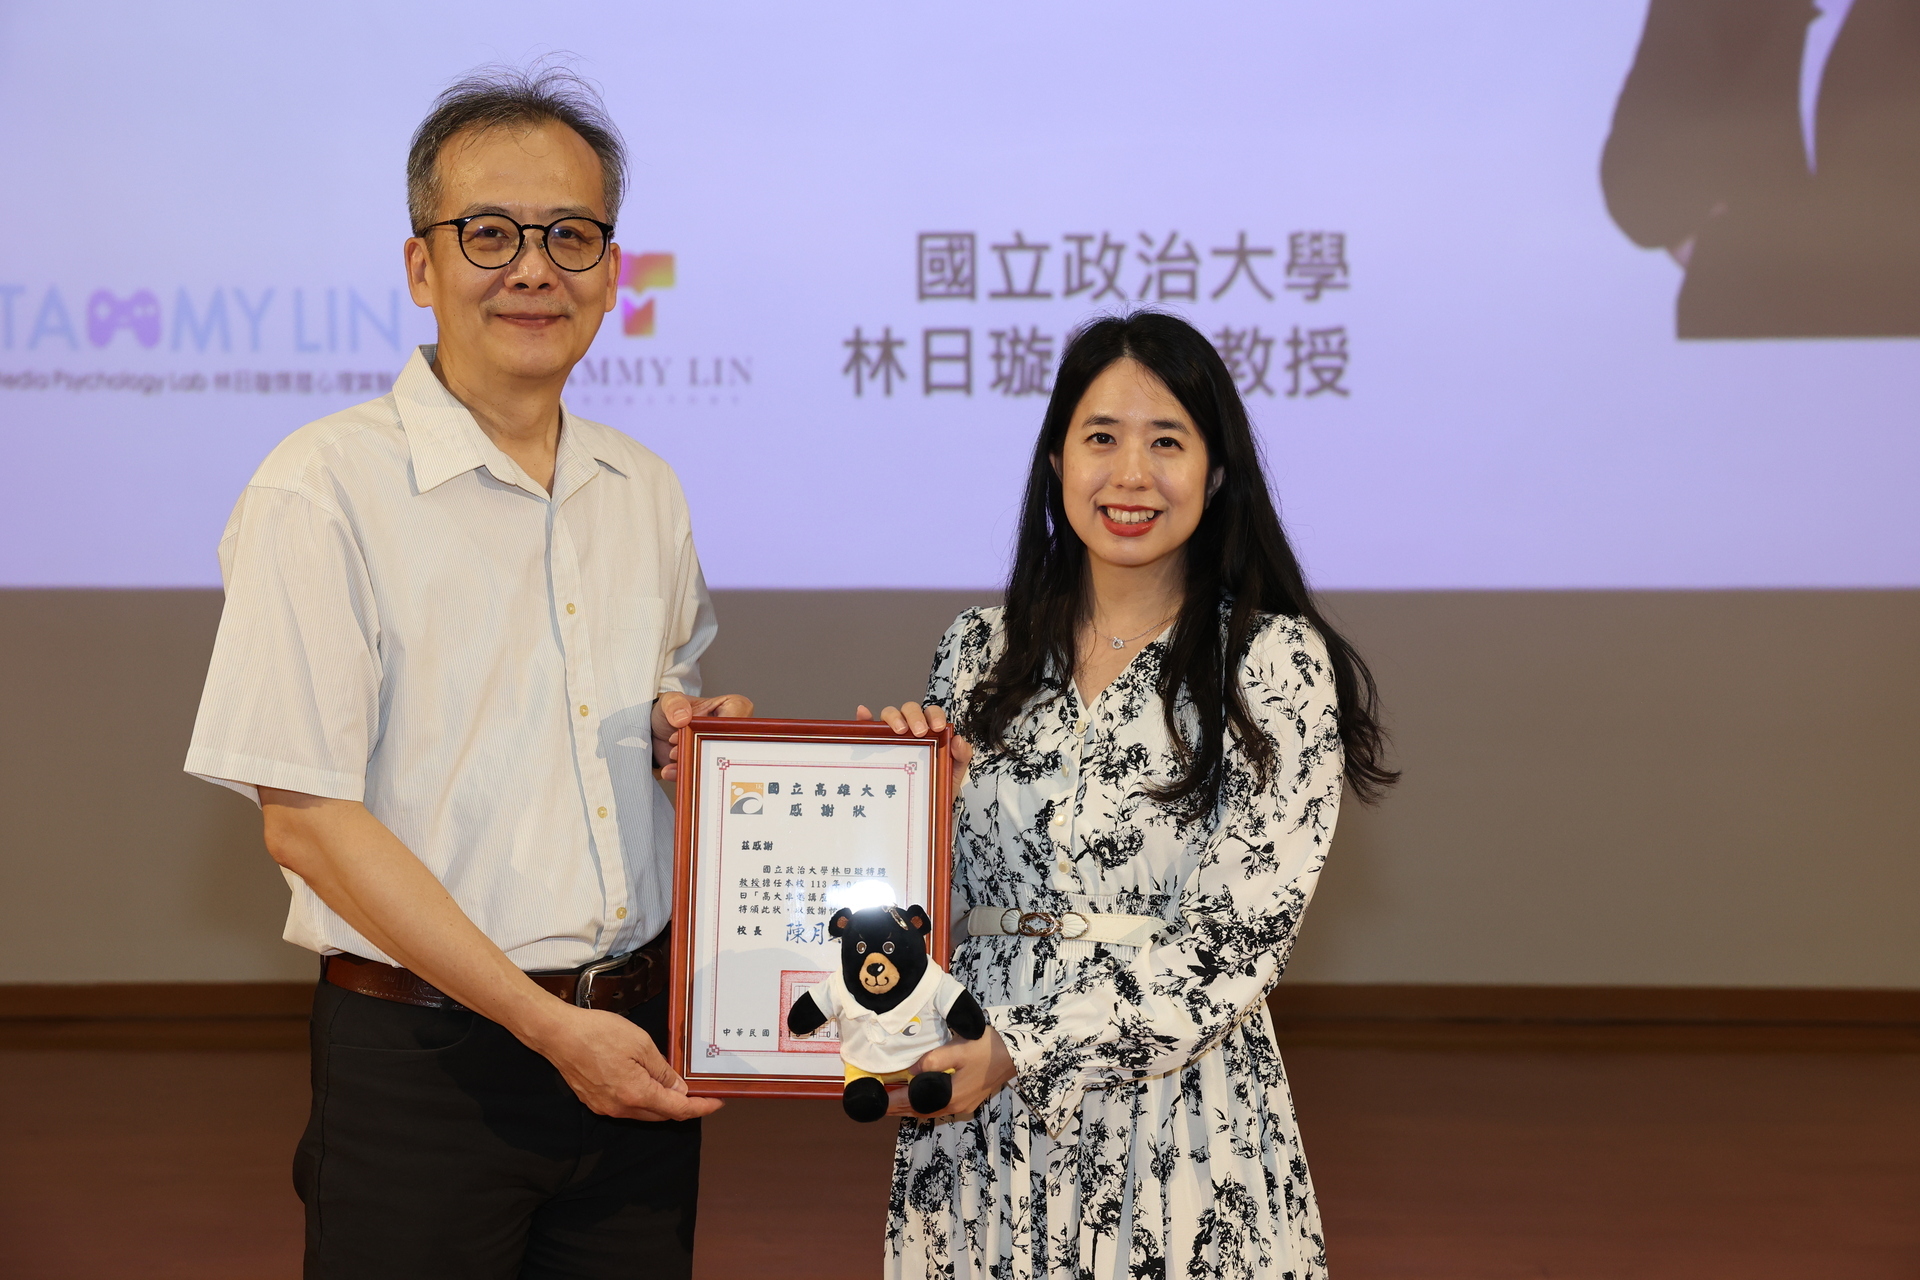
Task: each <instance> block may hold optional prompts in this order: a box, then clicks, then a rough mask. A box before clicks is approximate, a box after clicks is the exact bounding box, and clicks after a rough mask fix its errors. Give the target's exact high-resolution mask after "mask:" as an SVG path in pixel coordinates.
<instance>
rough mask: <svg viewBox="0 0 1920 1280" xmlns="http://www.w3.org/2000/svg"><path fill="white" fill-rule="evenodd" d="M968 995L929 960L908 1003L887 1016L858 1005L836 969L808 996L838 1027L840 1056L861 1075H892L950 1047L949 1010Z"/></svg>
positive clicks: (905, 1002) (955, 981)
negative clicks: (921, 1056) (868, 1072)
mask: <svg viewBox="0 0 1920 1280" xmlns="http://www.w3.org/2000/svg"><path fill="white" fill-rule="evenodd" d="M966 990H967V989H966V988H965V987H964V986H962V985H960V983H959V981H958V980H956V979H955V978H953V977H951V976H950V975H949V974H948V973H947V971H946V970H945V969H942V968H941V967H940V966H939V965H937V964H935V963H933V961H931V960H929V961H927V971H926V972H925V973H923V974H921V975H920V981H919V982H918V983H916V984H914V988H913V990H912V991H909V992H908V993H907V998H906V999H905V1000H902V1001H901V1002H900V1003H899V1004H897V1005H895V1006H893V1008H891V1009H889V1010H887V1012H885V1013H875V1012H874V1011H873V1010H871V1009H868V1008H865V1007H864V1006H862V1005H861V1004H860V1002H859V1001H858V1000H855V999H854V998H853V993H852V992H851V991H849V990H848V989H847V980H846V977H845V976H844V974H842V973H841V972H840V971H838V970H836V971H835V972H834V975H833V976H832V977H831V978H829V979H827V980H826V981H825V982H822V983H820V984H818V985H817V986H815V987H813V988H812V989H811V992H810V994H811V995H812V996H813V1002H814V1003H815V1004H817V1005H819V1006H820V1012H822V1013H824V1014H826V1015H827V1017H828V1018H830V1019H832V1020H833V1021H834V1022H835V1023H836V1024H837V1027H838V1030H839V1032H840V1056H841V1057H842V1058H844V1059H846V1060H847V1061H848V1062H851V1063H852V1064H853V1065H854V1066H856V1067H859V1068H860V1069H861V1070H862V1071H871V1072H873V1073H874V1074H875V1075H889V1074H891V1073H893V1072H895V1071H905V1070H907V1069H908V1068H909V1067H911V1066H913V1064H914V1062H915V1061H916V1060H917V1059H918V1058H919V1057H920V1055H921V1054H923V1053H925V1052H927V1050H929V1049H937V1048H939V1047H940V1046H941V1045H943V1044H945V1043H946V1042H947V1038H948V1037H947V1019H946V1014H947V1011H948V1010H949V1009H951V1008H953V1002H954V1001H955V1000H958V999H959V998H960V997H961V996H962V995H964V994H965V993H966Z"/></svg>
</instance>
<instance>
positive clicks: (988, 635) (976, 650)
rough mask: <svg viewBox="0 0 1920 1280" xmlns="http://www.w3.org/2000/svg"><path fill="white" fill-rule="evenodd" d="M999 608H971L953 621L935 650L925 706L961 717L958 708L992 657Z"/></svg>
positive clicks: (948, 715) (951, 717)
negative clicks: (990, 653) (934, 707)
mask: <svg viewBox="0 0 1920 1280" xmlns="http://www.w3.org/2000/svg"><path fill="white" fill-rule="evenodd" d="M998 613H999V610H998V609H968V610H967V611H966V612H965V613H963V614H961V615H960V616H959V617H957V618H955V619H954V620H953V625H952V626H950V627H948V628H947V633H946V634H945V635H943V636H941V637H940V644H939V646H938V647H937V648H935V649H934V651H933V672H932V674H931V675H929V676H928V677H927V696H926V698H925V699H924V700H923V701H924V703H925V704H926V705H930V706H936V707H939V708H941V709H942V710H944V711H945V712H946V713H947V718H948V719H949V720H951V719H953V718H954V717H955V716H957V715H958V714H959V707H958V706H957V705H956V704H957V703H958V702H959V700H960V699H962V698H965V697H966V696H967V694H968V693H969V692H970V691H971V690H972V688H973V682H974V681H975V680H977V679H979V678H980V673H981V672H982V671H983V670H985V666H986V663H987V661H988V658H989V650H990V648H991V646H992V643H993V631H994V620H995V616H996V615H997V614H998Z"/></svg>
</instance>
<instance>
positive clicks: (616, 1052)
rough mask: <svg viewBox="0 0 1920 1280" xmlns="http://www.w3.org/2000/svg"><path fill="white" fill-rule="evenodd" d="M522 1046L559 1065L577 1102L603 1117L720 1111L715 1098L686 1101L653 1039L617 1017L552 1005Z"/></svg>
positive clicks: (686, 1116)
mask: <svg viewBox="0 0 1920 1280" xmlns="http://www.w3.org/2000/svg"><path fill="white" fill-rule="evenodd" d="M554 1006H555V1007H554V1010H553V1013H552V1016H551V1017H550V1018H547V1019H543V1022H544V1023H545V1025H543V1026H542V1027H541V1028H540V1030H539V1031H538V1032H535V1033H531V1034H523V1035H522V1036H521V1039H523V1040H525V1041H526V1043H527V1046H528V1047H529V1048H531V1049H532V1050H533V1051H534V1052H536V1053H538V1054H539V1055H540V1056H541V1057H543V1058H545V1059H546V1060H547V1061H549V1062H551V1063H552V1064H553V1065H554V1066H555V1067H558V1068H559V1070H560V1074H561V1075H562V1076H564V1077H566V1081H567V1084H568V1086H569V1087H571V1088H572V1089H573V1092H574V1093H575V1095H577V1096H578V1097H579V1099H580V1101H582V1102H584V1103H586V1104H587V1107H588V1109H589V1110H592V1111H596V1112H598V1113H599V1114H601V1115H603V1116H619V1117H622V1118H624V1119H628V1120H692V1119H696V1118H698V1117H700V1116H708V1115H712V1114H713V1113H714V1112H716V1111H718V1110H719V1109H720V1105H721V1104H720V1100H719V1099H718V1098H690V1097H688V1096H687V1082H686V1081H684V1080H682V1079H681V1078H680V1076H679V1074H678V1073H677V1072H675V1071H674V1069H673V1068H672V1067H670V1066H668V1065H667V1060H666V1059H665V1058H664V1057H662V1056H661V1053H660V1050H659V1048H658V1046H656V1045H655V1044H654V1043H653V1037H652V1036H650V1035H648V1034H647V1033H646V1032H645V1031H643V1030H641V1029H640V1028H639V1027H637V1026H635V1025H634V1024H633V1023H631V1022H628V1021H627V1020H626V1019H625V1018H623V1017H621V1016H620V1015H619V1014H617V1013H607V1012H605V1011H604V1010H600V1009H578V1008H575V1007H574V1006H572V1005H569V1004H561V1003H560V1002H558V1001H555V1002H554Z"/></svg>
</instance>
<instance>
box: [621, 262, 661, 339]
mask: <svg viewBox="0 0 1920 1280" xmlns="http://www.w3.org/2000/svg"><path fill="white" fill-rule="evenodd" d="M671 288H673V255H672V254H670V253H634V254H629V255H627V256H626V257H625V258H623V259H622V260H621V262H620V289H621V291H622V292H623V293H631V294H632V295H633V297H632V298H625V297H623V298H621V299H620V327H621V329H622V330H624V331H625V333H626V335H627V336H628V337H629V338H651V337H652V336H653V304H654V299H653V297H652V293H653V291H654V290H655V289H671Z"/></svg>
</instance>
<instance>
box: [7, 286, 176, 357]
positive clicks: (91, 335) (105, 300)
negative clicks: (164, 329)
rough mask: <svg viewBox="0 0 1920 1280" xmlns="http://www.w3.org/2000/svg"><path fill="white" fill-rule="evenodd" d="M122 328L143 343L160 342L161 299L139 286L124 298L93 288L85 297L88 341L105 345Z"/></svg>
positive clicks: (98, 345) (144, 344)
mask: <svg viewBox="0 0 1920 1280" xmlns="http://www.w3.org/2000/svg"><path fill="white" fill-rule="evenodd" d="M9 327H11V326H9ZM122 329H126V330H128V331H130V332H131V333H132V334H133V336H134V338H135V339H136V340H137V341H138V342H139V343H140V345H141V346H143V347H151V346H155V345H157V344H158V343H159V341H160V299H158V298H156V297H154V296H153V290H151V289H142V290H140V291H139V292H138V293H136V294H134V295H133V296H132V297H130V298H127V299H125V300H124V301H123V300H121V299H119V298H116V297H114V296H113V294H112V293H110V292H109V291H107V290H105V289H96V290H95V291H94V294H93V296H92V297H91V298H88V299H87V341H88V342H91V343H92V344H93V345H94V346H96V347H104V346H106V345H107V344H108V343H109V342H112V341H113V335H114V334H116V333H118V332H119V331H120V330H122Z"/></svg>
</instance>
